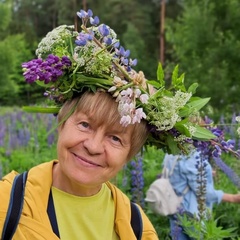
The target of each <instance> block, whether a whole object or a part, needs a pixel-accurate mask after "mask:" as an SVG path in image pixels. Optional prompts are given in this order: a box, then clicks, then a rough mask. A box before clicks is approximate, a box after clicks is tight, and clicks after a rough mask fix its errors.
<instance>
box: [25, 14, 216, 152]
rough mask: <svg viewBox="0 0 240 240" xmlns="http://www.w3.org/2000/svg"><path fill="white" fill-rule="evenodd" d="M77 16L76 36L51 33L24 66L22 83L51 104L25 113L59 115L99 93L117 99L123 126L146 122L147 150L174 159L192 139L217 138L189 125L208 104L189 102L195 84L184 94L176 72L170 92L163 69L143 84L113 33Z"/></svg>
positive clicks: (68, 29) (68, 31)
mask: <svg viewBox="0 0 240 240" xmlns="http://www.w3.org/2000/svg"><path fill="white" fill-rule="evenodd" d="M77 15H78V17H79V18H80V19H81V20H82V25H81V31H80V32H78V31H77V30H76V29H74V27H73V26H67V25H61V26H59V27H57V28H55V29H53V30H52V31H51V32H49V33H48V34H47V35H46V37H44V38H43V39H42V41H41V42H40V43H39V45H38V48H37V50H36V55H37V57H38V58H37V59H33V60H31V61H29V62H25V63H23V64H22V67H23V70H24V73H23V75H24V78H25V80H26V82H27V83H34V82H35V83H37V84H39V85H40V86H42V87H44V88H45V93H44V95H45V96H46V97H48V99H50V100H52V101H50V102H52V105H51V106H49V107H47V108H41V107H30V106H29V107H24V109H25V110H26V111H30V112H34V111H35V112H46V113H58V111H59V109H60V108H61V106H62V105H63V104H64V102H66V101H67V100H69V99H71V98H73V96H75V95H77V94H79V93H81V92H83V91H85V89H89V90H91V91H93V92H95V91H97V89H102V90H105V91H106V92H109V93H110V94H112V96H113V97H114V98H116V101H117V102H118V106H119V107H118V109H119V113H120V116H121V120H120V121H121V124H122V125H123V126H127V125H129V124H135V123H139V122H140V121H141V120H142V119H145V120H146V121H147V122H148V127H149V131H150V133H151V134H150V136H149V138H148V140H147V144H149V145H154V146H156V147H157V148H165V149H166V150H167V151H168V152H171V153H173V154H176V153H178V152H179V151H187V148H188V147H187V146H188V145H189V144H190V145H191V144H193V141H192V140H193V139H195V140H210V139H213V138H215V135H214V134H212V132H211V131H209V130H208V129H206V128H205V127H201V126H200V125H198V124H197V123H194V122H191V120H190V118H191V117H192V116H193V115H197V113H198V111H199V110H200V109H201V108H202V107H203V106H204V105H205V104H206V103H207V102H208V101H209V98H199V97H193V94H195V91H196V88H197V83H194V84H192V85H191V86H190V87H189V88H188V89H186V87H185V85H184V75H183V74H182V75H181V76H178V66H176V67H175V69H174V71H173V74H172V82H171V86H170V87H168V88H166V86H165V81H164V71H163V69H162V66H161V64H159V66H158V69H157V79H156V80H147V79H146V78H145V76H144V73H143V72H142V71H140V72H136V71H135V70H134V69H133V67H134V66H135V65H136V64H137V60H136V59H131V58H129V55H130V51H129V50H125V49H124V47H123V46H121V45H120V42H119V40H118V39H117V35H116V33H115V32H114V30H112V29H111V28H110V27H109V26H107V25H105V24H99V18H98V17H97V16H95V17H93V13H92V11H91V10H88V11H84V10H80V11H79V12H77ZM153 89H154V91H153Z"/></svg>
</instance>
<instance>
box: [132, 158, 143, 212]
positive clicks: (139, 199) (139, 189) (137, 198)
mask: <svg viewBox="0 0 240 240" xmlns="http://www.w3.org/2000/svg"><path fill="white" fill-rule="evenodd" d="M130 166H131V194H132V201H134V202H136V203H138V204H140V205H141V206H142V207H144V194H143V188H144V177H143V158H142V156H141V155H140V154H138V155H137V156H136V161H131V162H130Z"/></svg>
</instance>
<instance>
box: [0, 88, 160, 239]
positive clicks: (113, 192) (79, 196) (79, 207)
mask: <svg viewBox="0 0 240 240" xmlns="http://www.w3.org/2000/svg"><path fill="white" fill-rule="evenodd" d="M76 104H77V105H76ZM74 106H75V108H76V110H75V111H74V113H73V114H72V115H71V116H70V117H69V118H67V119H66V121H64V123H62V124H61V125H60V126H59V129H58V130H59V139H58V144H57V149H58V161H57V160H55V161H52V162H49V163H44V164H42V165H39V166H37V167H35V168H33V169H31V170H30V171H29V174H28V180H27V184H26V193H25V203H24V207H23V211H22V217H21V218H20V221H19V225H18V228H17V230H16V233H15V235H14V238H13V239H51V240H53V239H58V237H57V236H56V235H55V234H54V233H53V232H52V227H51V224H50V222H49V218H48V214H47V211H46V209H47V205H48V199H49V192H50V191H51V192H52V195H53V201H54V207H55V212H56V218H57V223H58V228H59V233H60V236H61V239H103V240H105V239H136V238H135V235H134V233H133V230H132V228H131V225H130V217H131V216H130V202H129V200H128V198H127V196H126V195H124V194H123V193H122V192H121V191H120V190H119V189H117V188H116V187H115V186H114V185H112V184H111V183H110V182H109V180H110V179H112V178H113V177H114V176H116V174H117V173H118V172H119V171H120V170H121V168H122V167H123V165H124V164H126V163H127V161H129V160H130V159H131V158H132V157H133V156H134V155H135V154H136V153H137V152H138V151H139V149H140V148H141V146H142V145H143V143H144V142H145V140H146V137H147V130H146V123H144V122H141V123H139V124H136V125H130V126H128V127H123V126H121V125H120V123H119V121H120V116H119V113H118V109H117V103H116V102H115V101H114V99H113V98H112V97H111V96H110V94H109V93H105V92H96V93H95V94H94V93H90V92H86V93H84V94H83V96H81V98H80V100H79V99H78V98H76V99H73V100H72V101H69V102H67V103H66V104H65V105H64V106H63V107H62V109H61V111H60V113H59V115H58V119H59V121H60V122H61V121H62V120H63V119H64V118H66V115H67V114H68V113H69V112H70V111H71V109H72V108H73V107H74ZM15 176H16V172H12V173H10V174H8V175H7V176H5V177H4V178H3V181H2V182H1V183H0V189H1V191H0V195H1V212H0V214H1V215H0V223H1V226H2V225H3V220H4V219H5V215H6V211H7V207H8V203H9V192H10V190H11V183H12V180H13V178H14V177H15ZM140 211H141V215H142V220H143V235H142V239H158V238H157V234H156V232H155V230H154V228H153V226H152V225H151V223H150V222H149V220H148V218H147V217H146V215H145V214H144V213H143V211H142V210H140Z"/></svg>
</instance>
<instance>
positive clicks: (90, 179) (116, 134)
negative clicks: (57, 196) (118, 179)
mask: <svg viewBox="0 0 240 240" xmlns="http://www.w3.org/2000/svg"><path fill="white" fill-rule="evenodd" d="M131 134H132V131H131V128H122V127H119V125H118V126H115V127H108V126H107V125H101V126H96V124H95V123H94V119H93V118H90V117H89V116H87V115H86V114H84V113H82V112H79V113H75V114H73V115H72V116H71V117H69V119H68V120H67V121H66V123H65V124H64V126H63V128H61V129H59V138H58V159H59V164H57V166H56V168H55V170H54V179H55V180H54V181H55V183H57V184H55V185H56V186H57V187H59V188H60V189H62V190H64V191H66V192H69V193H72V194H76V195H91V194H94V193H95V192H98V191H99V189H100V187H101V184H102V183H104V182H106V181H108V180H109V179H111V178H113V177H114V176H115V175H116V174H117V173H118V172H119V170H121V168H122V167H123V166H124V164H125V163H126V162H127V160H128V154H129V151H130V147H131ZM53 185H54V183H53Z"/></svg>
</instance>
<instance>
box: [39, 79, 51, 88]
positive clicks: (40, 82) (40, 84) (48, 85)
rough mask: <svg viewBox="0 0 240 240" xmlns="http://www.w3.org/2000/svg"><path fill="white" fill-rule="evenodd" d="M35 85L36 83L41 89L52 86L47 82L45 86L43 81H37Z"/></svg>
mask: <svg viewBox="0 0 240 240" xmlns="http://www.w3.org/2000/svg"><path fill="white" fill-rule="evenodd" d="M36 83H37V85H39V86H41V87H46V88H47V87H50V86H52V82H49V83H47V84H46V83H44V81H40V80H37V81H36Z"/></svg>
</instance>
